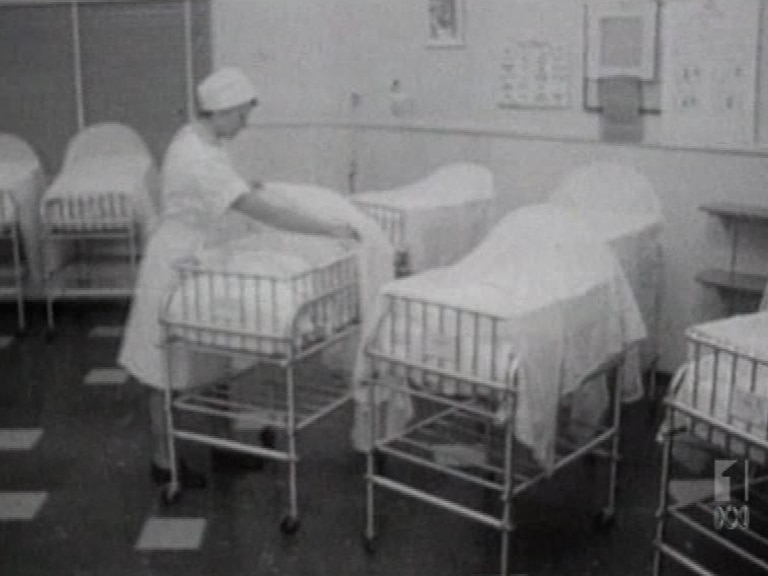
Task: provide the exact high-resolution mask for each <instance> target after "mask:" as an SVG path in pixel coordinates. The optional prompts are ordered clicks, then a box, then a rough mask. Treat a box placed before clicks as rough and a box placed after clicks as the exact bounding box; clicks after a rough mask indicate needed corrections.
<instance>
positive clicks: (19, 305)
mask: <svg viewBox="0 0 768 576" xmlns="http://www.w3.org/2000/svg"><path fill="white" fill-rule="evenodd" d="M11 242H12V244H13V271H14V276H15V280H16V313H17V316H18V326H19V331H20V332H23V331H24V330H25V328H26V318H25V316H24V293H23V289H24V285H23V283H24V274H23V270H22V267H21V247H20V239H19V229H18V226H16V225H14V228H13V232H12V236H11Z"/></svg>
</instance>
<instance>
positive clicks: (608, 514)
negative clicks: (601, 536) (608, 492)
mask: <svg viewBox="0 0 768 576" xmlns="http://www.w3.org/2000/svg"><path fill="white" fill-rule="evenodd" d="M615 523H616V512H615V511H614V510H613V509H612V508H607V507H606V508H603V509H602V510H601V511H600V512H598V513H597V514H595V518H594V526H595V530H597V531H598V532H607V531H608V530H610V529H611V528H613V525H614V524H615Z"/></svg>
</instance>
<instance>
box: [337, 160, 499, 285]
mask: <svg viewBox="0 0 768 576" xmlns="http://www.w3.org/2000/svg"><path fill="white" fill-rule="evenodd" d="M495 198H496V194H495V190H494V182H493V174H492V173H491V171H490V170H488V169H487V168H486V167H484V166H480V165H478V164H472V163H455V164H448V165H445V166H442V167H440V168H438V169H437V170H435V171H434V172H433V173H432V174H430V175H429V176H427V177H425V178H423V179H421V180H419V181H417V182H413V183H411V184H407V185H405V186H402V187H400V188H394V189H391V190H383V191H368V192H360V193H357V194H355V195H354V196H353V197H352V199H353V201H355V202H363V203H370V204H372V205H378V206H383V207H387V208H394V209H396V210H399V211H402V212H403V213H404V214H405V222H404V223H403V229H402V233H401V234H400V235H401V236H402V238H399V240H400V241H401V242H402V245H399V246H395V247H396V248H397V249H400V250H407V252H408V256H409V266H410V270H411V272H420V271H423V270H427V269H430V268H436V267H438V266H447V265H449V264H453V263H454V262H456V261H457V260H458V259H459V258H461V257H462V256H464V255H465V254H466V253H467V252H469V251H470V250H472V248H474V247H475V246H477V244H478V243H479V242H480V241H481V240H482V239H483V237H484V236H485V233H486V231H487V230H488V228H489V226H490V224H491V222H492V218H493V203H494V200H495ZM393 235H394V236H398V234H393V233H391V231H390V239H391V240H394V238H393Z"/></svg>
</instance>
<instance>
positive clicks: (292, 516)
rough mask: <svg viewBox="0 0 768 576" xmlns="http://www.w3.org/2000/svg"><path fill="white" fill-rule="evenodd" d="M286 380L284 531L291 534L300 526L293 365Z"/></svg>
mask: <svg viewBox="0 0 768 576" xmlns="http://www.w3.org/2000/svg"><path fill="white" fill-rule="evenodd" d="M285 380H286V387H287V394H288V398H287V400H288V422H287V426H286V434H287V437H288V438H287V441H288V489H289V492H290V502H289V511H288V516H287V517H286V518H285V519H284V520H283V526H284V528H283V531H284V532H290V531H291V530H290V529H289V530H286V526H289V525H292V524H295V525H296V526H298V518H299V504H298V500H299V496H298V487H297V482H296V468H297V465H298V457H297V455H296V404H295V401H296V400H295V390H294V384H295V381H294V368H293V365H292V364H289V365H288V366H286V368H285ZM291 527H292V526H291Z"/></svg>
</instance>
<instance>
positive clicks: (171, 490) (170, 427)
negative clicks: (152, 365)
mask: <svg viewBox="0 0 768 576" xmlns="http://www.w3.org/2000/svg"><path fill="white" fill-rule="evenodd" d="M171 346H172V345H169V346H168V347H167V348H166V354H165V362H166V366H167V368H166V377H167V380H166V387H165V402H164V408H165V439H166V443H167V445H168V458H169V460H170V466H171V482H170V485H169V486H168V495H169V496H170V497H171V499H173V497H175V495H176V494H177V493H178V492H179V486H180V484H179V470H178V462H177V461H176V439H175V436H174V422H173V361H172V350H171Z"/></svg>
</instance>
